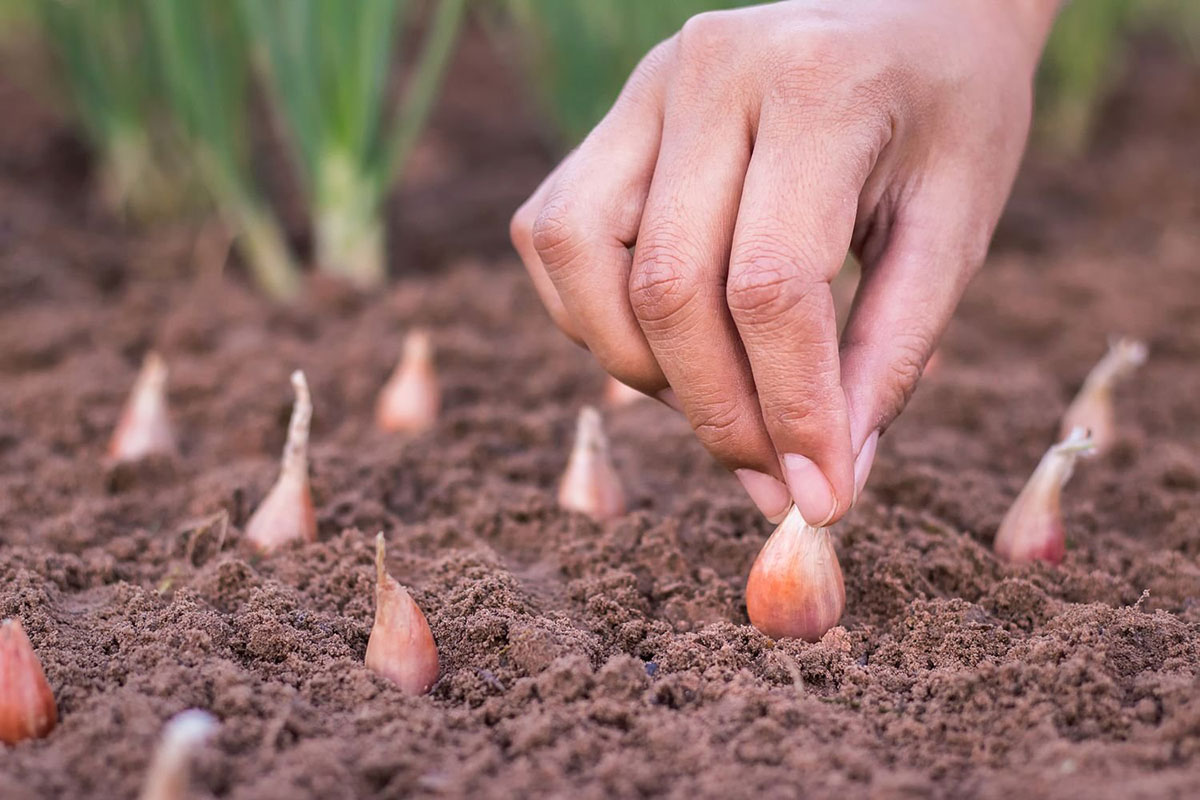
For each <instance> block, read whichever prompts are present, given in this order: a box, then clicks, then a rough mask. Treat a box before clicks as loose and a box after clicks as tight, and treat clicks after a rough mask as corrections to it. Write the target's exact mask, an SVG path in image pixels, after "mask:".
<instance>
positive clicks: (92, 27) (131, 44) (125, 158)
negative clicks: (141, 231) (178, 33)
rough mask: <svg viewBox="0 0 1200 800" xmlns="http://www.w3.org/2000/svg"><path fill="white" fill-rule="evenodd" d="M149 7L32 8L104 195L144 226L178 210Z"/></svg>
mask: <svg viewBox="0 0 1200 800" xmlns="http://www.w3.org/2000/svg"><path fill="white" fill-rule="evenodd" d="M146 1H147V0H104V2H68V1H67V0H44V2H40V3H37V4H36V5H34V6H33V10H35V11H36V12H37V14H38V18H39V19H40V21H41V25H42V29H43V31H44V32H45V34H46V37H47V39H48V40H49V43H50V45H51V50H52V52H53V53H54V55H55V60H56V61H57V62H58V65H59V67H60V70H59V71H60V73H61V75H62V78H63V79H64V82H65V84H66V87H67V89H68V93H69V95H70V98H71V103H72V105H73V106H74V111H75V114H76V116H77V117H78V119H79V121H80V123H81V124H82V126H83V128H84V130H85V132H86V133H87V136H88V138H89V139H90V140H91V143H92V145H93V147H94V148H95V149H96V150H97V152H98V153H99V156H100V161H101V168H100V170H99V172H100V175H101V184H100V186H101V194H102V196H103V197H104V199H105V201H106V203H107V204H108V205H109V206H110V207H111V208H112V209H113V210H114V211H117V212H118V213H121V214H123V215H124V214H128V215H130V216H133V217H135V218H139V219H148V218H151V217H153V216H157V215H159V214H161V213H162V210H163V209H167V208H171V207H172V205H173V201H174V195H175V194H176V192H174V189H175V187H174V186H172V180H171V176H170V174H169V171H168V169H167V167H166V164H165V162H164V159H163V158H162V155H163V153H162V152H160V151H162V150H164V149H165V143H164V142H163V141H162V140H161V137H158V136H157V135H156V134H157V133H158V131H157V129H156V127H155V126H154V124H153V122H154V118H155V112H156V111H157V108H158V102H157V97H158V95H159V89H160V87H159V86H158V83H157V80H156V77H155V76H156V75H157V74H158V69H157V61H156V57H155V53H154V48H153V47H152V46H150V42H149V35H148V30H147V24H146V23H147V20H146V16H145V9H144V7H143V3H144V2H146Z"/></svg>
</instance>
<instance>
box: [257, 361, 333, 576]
mask: <svg viewBox="0 0 1200 800" xmlns="http://www.w3.org/2000/svg"><path fill="white" fill-rule="evenodd" d="M292 388H293V389H295V392H296V402H295V405H293V407H292V418H291V421H290V423H289V424H288V436H287V442H286V443H285V444H284V446H283V463H282V466H281V468H280V471H279V478H278V479H277V480H276V481H275V485H274V486H272V487H271V490H270V491H269V492H268V493H267V496H266V497H265V498H264V499H263V501H262V503H260V504H259V506H258V508H257V509H255V511H254V514H252V515H251V517H250V521H249V522H247V523H246V539H247V541H249V542H250V543H251V544H252V545H254V546H255V547H256V548H257V549H259V550H260V551H262V552H271V551H273V550H277V549H278V548H280V547H282V546H283V545H285V544H287V543H288V542H292V541H305V542H312V541H316V538H317V516H316V511H315V510H314V509H313V502H312V492H311V490H310V488H309V483H308V434H309V426H310V424H311V422H312V397H311V395H310V394H309V391H308V381H307V380H305V377H304V373H303V372H301V371H300V370H296V371H295V372H293V373H292Z"/></svg>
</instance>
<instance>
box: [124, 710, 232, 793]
mask: <svg viewBox="0 0 1200 800" xmlns="http://www.w3.org/2000/svg"><path fill="white" fill-rule="evenodd" d="M217 727H218V726H217V720H216V719H215V718H214V717H213V716H212V714H209V713H208V712H206V711H200V710H199V709H195V708H193V709H189V710H187V711H181V712H180V713H178V714H176V715H175V716H173V717H171V719H170V720H169V721H168V722H167V724H166V725H165V726H164V727H163V734H162V740H161V741H160V742H159V744H158V749H157V750H155V751H154V760H153V761H151V762H150V771H149V773H147V775H146V785H145V786H144V787H143V788H142V795H141V800H185V798H186V797H187V786H188V778H189V773H190V762H191V760H192V758H193V757H194V756H195V753H196V751H197V750H198V749H199V748H200V746H201V745H203V744H204V742H205V740H207V739H208V738H209V737H210V736H212V734H213V733H214V732H215V731H216V730H217Z"/></svg>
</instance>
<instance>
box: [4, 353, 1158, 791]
mask: <svg viewBox="0 0 1200 800" xmlns="http://www.w3.org/2000/svg"><path fill="white" fill-rule="evenodd" d="M1145 359H1146V347H1145V345H1143V344H1142V343H1140V342H1136V341H1132V340H1129V339H1119V340H1116V341H1114V342H1113V343H1112V345H1111V347H1110V349H1109V351H1108V353H1107V354H1106V355H1105V356H1104V358H1102V359H1101V360H1100V362H1099V363H1098V364H1097V365H1096V366H1095V368H1093V370H1092V371H1091V373H1090V374H1089V375H1088V377H1087V379H1086V381H1085V382H1084V385H1083V387H1082V389H1081V390H1080V392H1079V394H1078V396H1077V397H1076V398H1075V400H1074V402H1072V404H1071V405H1070V407H1069V408H1068V409H1067V412H1066V413H1065V414H1064V416H1063V419H1062V424H1061V436H1062V439H1061V441H1059V442H1058V443H1057V444H1055V445H1053V446H1052V447H1051V448H1050V449H1049V450H1048V451H1047V452H1046V454H1045V456H1044V457H1043V458H1042V460H1041V462H1040V463H1039V464H1038V466H1037V468H1036V469H1035V470H1034V472H1033V475H1032V476H1031V477H1030V478H1029V480H1028V482H1027V483H1026V485H1025V487H1024V488H1023V489H1022V490H1021V492H1020V494H1019V495H1018V496H1017V499H1016V500H1015V501H1014V502H1013V504H1012V506H1011V507H1010V508H1009V510H1008V512H1007V513H1006V514H1005V516H1004V518H1003V520H1002V521H1001V523H1000V526H999V528H998V529H997V532H996V537H995V541H994V547H995V551H996V553H997V554H998V555H999V556H1000V557H1001V558H1004V559H1005V560H1008V561H1011V562H1016V563H1025V562H1032V561H1038V560H1040V561H1045V562H1049V563H1052V564H1056V563H1058V562H1059V561H1061V560H1062V557H1063V555H1064V551H1065V544H1066V536H1065V531H1064V529H1063V524H1062V514H1061V511H1060V496H1061V491H1062V487H1063V486H1064V485H1065V483H1066V482H1067V480H1068V479H1069V478H1070V476H1071V473H1072V471H1073V469H1074V466H1075V462H1076V459H1077V458H1079V457H1080V456H1081V455H1085V454H1093V453H1098V452H1102V451H1104V450H1106V449H1108V448H1109V447H1110V446H1111V445H1112V443H1113V440H1114V438H1115V421H1114V417H1113V406H1112V390H1113V386H1114V385H1115V383H1116V381H1117V380H1118V379H1119V378H1121V377H1122V376H1124V375H1126V374H1128V373H1129V372H1131V371H1132V370H1133V369H1134V368H1135V367H1137V366H1138V365H1140V364H1142V363H1143V362H1144V361H1145ZM166 377H167V370H166V366H165V364H164V363H163V361H162V359H161V358H159V357H158V356H157V355H155V354H153V353H151V354H150V355H148V356H147V357H146V360H145V363H144V364H143V367H142V370H141V372H140V374H139V376H138V379H137V381H136V383H135V385H134V388H133V390H132V392H131V394H130V398H129V400H128V402H127V403H126V406H125V409H124V411H123V412H122V415H121V419H120V422H119V423H118V425H117V428H116V431H115V432H114V434H113V438H112V441H111V443H110V447H109V456H110V458H111V459H113V460H114V461H131V460H137V459H141V458H144V457H146V456H148V455H151V454H160V453H174V452H175V439H174V434H173V431H172V426H171V422H170V417H169V415H168V411H167V400H166ZM292 386H293V388H294V390H295V394H296V400H295V404H294V406H293V408H292V416H291V420H290V422H289V425H288V435H287V442H286V444H285V445H284V451H283V458H282V466H281V469H280V474H279V478H278V479H277V480H276V482H275V484H274V485H273V486H272V488H271V490H270V491H269V492H268V493H267V495H266V497H265V498H264V499H263V501H262V502H261V503H260V504H259V506H258V508H256V509H255V511H254V513H253V514H252V515H251V516H250V519H249V520H248V521H247V523H246V528H245V538H246V540H247V541H248V542H249V543H250V544H251V545H252V546H253V547H254V548H255V549H257V550H258V551H259V552H261V553H264V554H268V553H271V552H274V551H276V550H278V549H279V548H281V547H283V546H285V545H288V544H290V543H292V542H295V541H304V542H311V541H315V540H316V537H317V521H316V513H315V511H314V509H313V503H312V495H311V492H310V488H309V478H308V438H309V425H310V422H311V419H312V399H311V397H310V394H309V390H308V384H307V382H306V380H305V377H304V373H302V372H300V371H296V372H295V373H293V374H292ZM605 392H606V394H605V399H606V402H607V403H608V404H610V405H622V404H625V403H627V402H629V401H630V400H632V399H635V398H641V397H642V396H643V395H641V394H640V393H638V392H636V391H634V390H633V389H630V388H628V387H626V386H624V385H623V384H620V383H618V382H617V381H615V380H610V381H609V384H608V386H607V388H606V390H605ZM439 397H440V393H439V389H438V382H437V377H436V374H435V371H434V367H433V359H432V348H431V344H430V338H429V335H428V334H427V333H426V332H424V331H414V332H411V333H410V334H409V335H408V336H407V338H406V339H405V343H404V351H403V357H402V359H401V362H400V364H399V366H398V367H397V368H396V371H395V372H394V373H393V375H392V376H391V378H390V379H389V380H388V382H387V383H386V385H385V386H384V387H383V389H382V390H381V392H380V394H379V398H378V401H377V404H376V422H377V424H378V425H379V426H380V427H381V428H383V429H385V430H388V431H405V432H418V431H423V430H427V429H429V428H430V427H432V426H433V424H434V423H435V421H436V419H437V415H438V410H439V406H440V400H439ZM558 502H559V505H560V506H562V507H563V508H566V509H568V510H571V511H576V512H580V513H583V514H587V515H588V516H590V517H592V518H593V519H596V520H598V521H603V520H607V519H612V518H615V517H619V516H621V515H623V514H625V511H626V503H625V494H624V491H623V490H622V486H621V481H620V478H619V476H618V473H617V471H616V468H615V467H614V465H613V462H612V458H611V455H610V453H609V447H608V440H607V438H606V436H605V433H604V430H603V426H602V422H601V417H600V413H599V412H598V411H597V410H596V409H595V408H593V407H590V406H587V407H585V408H583V409H582V411H580V413H579V418H578V422H577V426H576V433H575V442H574V446H573V448H572V450H571V454H570V458H569V460H568V463H567V467H566V470H565V472H564V473H563V476H562V480H561V482H560V484H559V489H558ZM385 559H386V545H385V541H384V536H383V533H382V532H380V533H379V534H378V535H377V537H376V549H375V567H376V590H375V601H376V606H375V622H374V626H373V627H372V629H371V635H370V638H369V640H368V642H367V651H366V658H365V664H366V666H367V667H368V668H370V669H372V670H374V671H375V672H377V673H378V674H380V675H382V676H384V677H385V678H387V679H389V680H390V681H392V682H393V683H395V684H396V685H397V686H398V687H399V688H400V689H401V690H403V691H405V692H407V693H410V694H423V693H425V692H427V691H429V689H430V688H431V687H432V686H433V684H434V682H435V681H436V680H437V677H438V654H437V645H436V643H435V642H434V638H433V633H432V631H431V630H430V628H429V623H428V622H427V621H426V619H425V615H424V614H423V613H422V612H421V610H420V608H418V607H417V604H416V602H415V601H414V600H413V598H412V596H411V595H410V594H409V593H408V591H407V590H405V588H404V587H403V586H401V585H400V583H399V582H397V581H396V580H395V579H394V578H392V576H391V575H389V574H388V572H387V569H386V566H385ZM845 604H846V593H845V587H844V584H843V580H842V571H841V567H840V565H839V564H838V559H837V553H836V552H835V550H834V548H833V543H832V540H831V537H830V534H829V530H828V529H826V528H813V527H811V526H809V525H808V524H807V523H805V521H804V519H803V517H801V515H800V513H799V512H798V511H797V510H796V508H795V507H793V508H792V509H791V510H790V511H789V512H788V514H787V516H786V517H785V518H784V520H783V521H782V522H781V523H780V524H779V526H778V527H777V528H776V529H775V531H774V532H773V533H772V534H771V536H770V538H769V539H768V540H767V542H766V544H764V545H763V548H762V550H761V551H760V552H759V555H758V558H757V559H756V560H755V562H754V565H753V566H752V567H751V570H750V575H749V578H748V580H747V583H746V609H747V612H748V614H749V617H750V621H751V622H752V623H753V624H754V626H755V627H756V628H758V629H759V630H761V631H762V632H763V633H765V634H767V635H769V636H772V637H776V638H783V637H794V638H800V639H805V640H807V641H816V640H817V639H819V638H820V637H821V636H823V635H824V634H825V633H826V631H828V630H829V629H830V628H832V627H833V626H834V625H836V624H837V622H838V620H839V619H840V618H841V616H842V612H843V611H844V609H845ZM0 688H2V689H3V694H2V695H0V741H4V742H8V743H10V744H11V743H14V742H17V741H20V740H22V739H27V738H32V737H39V736H45V735H46V734H47V733H49V732H50V730H51V729H52V728H53V727H54V725H55V723H56V721H57V712H56V707H55V703H54V697H53V693H52V691H51V689H50V686H49V684H48V682H47V681H46V678H45V675H44V673H43V671H42V667H41V664H40V662H39V661H38V658H37V656H36V654H35V653H34V651H33V648H32V646H31V644H30V642H29V639H28V637H26V635H25V633H24V631H23V629H22V628H21V623H20V621H18V620H5V621H4V622H3V624H2V625H0ZM188 715H191V716H188ZM197 715H199V716H197ZM201 723H203V724H201ZM171 724H172V725H175V724H176V722H175V721H173V722H172V723H171ZM213 725H215V722H213V721H212V719H211V717H208V716H207V715H204V714H203V712H185V714H184V715H181V716H180V717H179V718H178V724H177V728H178V729H176V728H172V727H171V726H170V725H169V726H168V729H167V732H166V733H165V734H164V740H163V744H162V747H161V752H160V758H157V759H156V761H155V767H154V768H153V769H152V770H151V776H150V778H149V779H148V781H147V786H148V787H152V786H156V785H159V784H161V785H164V786H174V785H176V784H177V783H178V781H174V782H173V779H172V780H167V779H165V778H162V777H161V776H158V777H155V772H154V769H158V770H159V771H160V772H162V771H164V770H165V771H168V772H169V771H170V770H178V769H183V768H184V765H185V764H186V758H184V757H183V756H180V755H179V752H181V751H187V750H188V748H189V747H194V746H198V744H199V743H200V742H202V741H203V738H204V736H201V735H198V733H197V732H200V731H203V732H205V735H207V731H208V730H209V729H210V728H211V727H212V726H213ZM181 731H182V732H181ZM160 761H161V762H162V763H161V764H160V763H159V762H160ZM176 796H177V795H174V794H153V793H151V791H150V789H149V788H148V789H147V794H145V795H144V797H145V798H147V800H156V799H160V800H170V799H171V798H174V797H176Z"/></svg>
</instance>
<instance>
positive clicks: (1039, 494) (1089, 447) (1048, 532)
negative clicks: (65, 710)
mask: <svg viewBox="0 0 1200 800" xmlns="http://www.w3.org/2000/svg"><path fill="white" fill-rule="evenodd" d="M1094 449H1095V443H1094V441H1093V440H1092V438H1091V437H1090V436H1089V435H1088V432H1087V431H1086V430H1084V429H1083V428H1075V429H1074V430H1073V431H1071V433H1070V434H1069V435H1068V436H1067V437H1066V438H1065V439H1063V440H1062V441H1061V442H1059V443H1058V444H1056V445H1053V446H1052V447H1051V448H1050V449H1049V450H1047V451H1046V454H1045V455H1044V456H1042V460H1041V461H1040V462H1039V463H1038V465H1037V468H1036V469H1034V471H1033V475H1031V476H1030V478H1029V481H1028V482H1027V483H1026V484H1025V486H1024V488H1022V489H1021V493H1020V494H1018V495H1017V499H1016V500H1015V501H1013V504H1012V506H1011V507H1010V508H1009V509H1008V512H1007V513H1006V514H1005V515H1004V519H1003V520H1001V521H1000V527H999V528H998V529H997V530H996V539H995V542H994V544H993V547H994V549H995V551H996V554H997V555H999V556H1000V557H1001V558H1003V559H1005V560H1006V561H1012V562H1016V563H1028V562H1031V561H1046V562H1049V563H1051V564H1057V563H1059V562H1060V561H1062V559H1063V555H1065V553H1066V546H1067V540H1066V532H1065V530H1064V528H1063V522H1062V509H1061V498H1062V488H1063V486H1065V485H1066V483H1067V481H1068V480H1070V479H1071V474H1072V472H1074V470H1075V461H1076V460H1077V459H1078V458H1079V457H1080V456H1082V455H1087V454H1090V453H1092V452H1093V451H1094Z"/></svg>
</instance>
